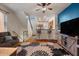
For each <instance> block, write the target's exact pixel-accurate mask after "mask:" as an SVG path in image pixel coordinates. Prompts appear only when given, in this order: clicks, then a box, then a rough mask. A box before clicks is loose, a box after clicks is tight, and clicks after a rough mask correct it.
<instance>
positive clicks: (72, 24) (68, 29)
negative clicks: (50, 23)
mask: <svg viewBox="0 0 79 59" xmlns="http://www.w3.org/2000/svg"><path fill="white" fill-rule="evenodd" d="M60 30H61V31H60V33H62V34H66V35H69V36H79V18H75V19H71V20H69V21H65V22H62V23H61V24H60Z"/></svg>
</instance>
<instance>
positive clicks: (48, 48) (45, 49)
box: [17, 42, 54, 56]
mask: <svg viewBox="0 0 79 59" xmlns="http://www.w3.org/2000/svg"><path fill="white" fill-rule="evenodd" d="M53 48H54V47H53V43H50V42H48V43H30V42H27V43H23V44H22V45H21V46H19V47H18V50H17V56H52V55H53Z"/></svg>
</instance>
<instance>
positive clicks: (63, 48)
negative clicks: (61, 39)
mask: <svg viewBox="0 0 79 59" xmlns="http://www.w3.org/2000/svg"><path fill="white" fill-rule="evenodd" d="M57 44H58V45H59V46H61V47H62V48H63V49H64V50H65V51H66V52H67V53H68V54H70V55H71V56H74V55H73V54H72V53H71V52H70V51H69V50H67V49H66V48H65V47H64V46H63V45H61V44H60V43H58V42H57Z"/></svg>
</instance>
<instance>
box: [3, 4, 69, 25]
mask: <svg viewBox="0 0 79 59" xmlns="http://www.w3.org/2000/svg"><path fill="white" fill-rule="evenodd" d="M2 5H4V6H5V7H7V8H9V9H10V10H12V11H14V13H15V14H16V16H17V17H18V18H19V19H20V21H21V22H22V23H23V24H25V22H26V17H25V16H26V15H25V14H24V12H26V13H28V14H29V15H35V16H37V17H42V16H44V15H53V14H55V15H57V14H58V13H60V12H61V11H63V10H64V9H65V8H66V7H68V6H69V5H70V4H69V3H52V4H51V5H50V6H49V7H52V8H53V10H52V11H46V13H45V14H43V13H42V11H35V9H37V8H40V7H39V6H37V4H36V3H3V4H2Z"/></svg>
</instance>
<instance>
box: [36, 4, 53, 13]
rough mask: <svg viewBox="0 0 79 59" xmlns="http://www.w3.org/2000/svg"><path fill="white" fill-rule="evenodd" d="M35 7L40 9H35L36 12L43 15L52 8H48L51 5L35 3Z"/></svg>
mask: <svg viewBox="0 0 79 59" xmlns="http://www.w3.org/2000/svg"><path fill="white" fill-rule="evenodd" d="M37 5H38V6H40V7H42V8H38V9H36V11H39V10H42V12H43V13H45V12H46V11H47V10H52V8H51V7H49V5H51V3H37Z"/></svg>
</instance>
